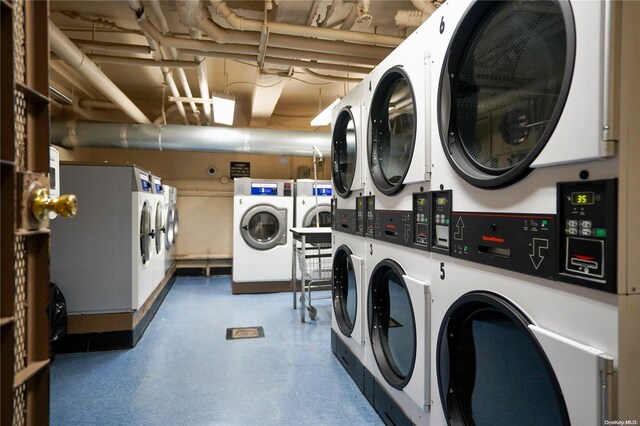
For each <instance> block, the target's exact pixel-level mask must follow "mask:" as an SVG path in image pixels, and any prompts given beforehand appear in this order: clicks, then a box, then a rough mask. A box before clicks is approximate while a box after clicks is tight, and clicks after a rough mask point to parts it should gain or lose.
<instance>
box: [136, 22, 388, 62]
mask: <svg viewBox="0 0 640 426" xmlns="http://www.w3.org/2000/svg"><path fill="white" fill-rule="evenodd" d="M138 24H139V25H140V28H141V29H142V30H143V32H144V33H146V34H148V35H149V37H151V38H153V39H154V40H156V41H157V42H158V43H159V44H160V45H162V46H171V47H175V48H178V49H181V50H182V49H190V50H201V51H203V52H218V51H224V52H228V51H227V50H222V49H230V48H231V46H242V45H250V46H258V45H260V34H255V33H243V32H241V31H230V32H229V33H230V35H231V36H232V38H235V37H237V36H240V35H243V34H244V35H245V36H250V37H248V38H247V37H244V38H241V39H237V44H236V43H234V44H233V45H232V44H224V43H218V42H213V41H208V40H192V39H186V38H179V37H170V36H164V35H162V34H161V33H160V31H158V29H157V28H156V27H155V26H154V25H153V24H152V23H151V22H150V21H149V20H148V19H147V20H140V21H139V22H138ZM272 48H283V49H293V50H299V51H305V54H306V55H309V52H318V53H329V54H340V55H346V56H349V55H353V52H358V56H359V57H365V58H371V59H376V60H378V62H379V61H380V60H382V59H384V58H385V57H387V55H389V53H391V52H392V50H393V49H390V48H388V47H379V46H367V45H364V44H354V43H345V42H340V41H329V40H314V39H310V38H302V37H290V36H282V35H278V34H270V35H269V49H270V50H271V49H272ZM229 53H248V52H229ZM256 55H257V53H256Z"/></svg>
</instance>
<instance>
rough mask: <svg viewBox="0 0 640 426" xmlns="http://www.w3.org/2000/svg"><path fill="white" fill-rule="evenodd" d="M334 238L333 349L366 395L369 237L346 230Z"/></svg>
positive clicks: (332, 264) (332, 261)
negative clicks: (366, 270) (366, 250)
mask: <svg viewBox="0 0 640 426" xmlns="http://www.w3.org/2000/svg"><path fill="white" fill-rule="evenodd" d="M331 238H332V244H331V245H332V257H331V259H332V260H331V269H332V278H333V288H332V299H333V312H332V315H331V349H332V351H333V353H334V354H335V355H336V357H337V358H338V360H339V361H340V363H341V364H342V365H343V366H344V368H345V369H346V370H347V372H348V373H349V375H350V376H351V377H352V379H353V380H354V382H355V383H356V384H357V385H358V387H359V388H360V390H361V391H362V392H363V393H364V394H365V395H366V394H367V392H366V391H365V382H364V380H365V374H364V368H365V365H366V361H365V345H366V342H367V341H368V335H367V331H366V313H365V303H366V300H365V299H366V283H365V239H364V237H362V236H358V235H350V234H347V233H344V232H334V233H333V234H332V236H331Z"/></svg>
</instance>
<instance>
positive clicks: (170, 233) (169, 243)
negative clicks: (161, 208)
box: [164, 206, 175, 249]
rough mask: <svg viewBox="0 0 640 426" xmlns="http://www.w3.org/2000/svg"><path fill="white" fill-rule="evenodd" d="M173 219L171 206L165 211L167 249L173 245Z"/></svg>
mask: <svg viewBox="0 0 640 426" xmlns="http://www.w3.org/2000/svg"><path fill="white" fill-rule="evenodd" d="M174 217H175V210H174V207H173V206H170V207H169V208H168V209H167V220H166V221H165V224H164V226H165V234H164V236H165V241H164V243H165V247H166V248H167V249H170V248H171V246H172V245H173V240H174V235H173V228H174Z"/></svg>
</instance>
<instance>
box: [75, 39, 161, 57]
mask: <svg viewBox="0 0 640 426" xmlns="http://www.w3.org/2000/svg"><path fill="white" fill-rule="evenodd" d="M71 41H72V42H73V44H75V45H76V46H78V47H79V48H80V49H91V50H100V51H104V52H109V53H114V52H121V53H142V54H144V55H148V54H150V53H151V48H150V47H149V46H143V45H141V44H123V43H109V42H106V41H95V40H81V39H78V38H72V39H71Z"/></svg>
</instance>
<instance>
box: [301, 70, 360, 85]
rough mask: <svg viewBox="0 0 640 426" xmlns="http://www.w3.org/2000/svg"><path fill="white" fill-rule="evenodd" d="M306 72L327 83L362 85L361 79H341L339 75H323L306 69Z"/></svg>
mask: <svg viewBox="0 0 640 426" xmlns="http://www.w3.org/2000/svg"><path fill="white" fill-rule="evenodd" d="M304 72H305V73H306V74H309V75H310V76H313V77H316V78H319V79H321V80H325V81H336V82H339V83H360V82H361V81H362V79H361V78H353V77H340V76H337V75H327V74H321V73H319V72H315V71H312V70H310V69H309V68H304Z"/></svg>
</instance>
